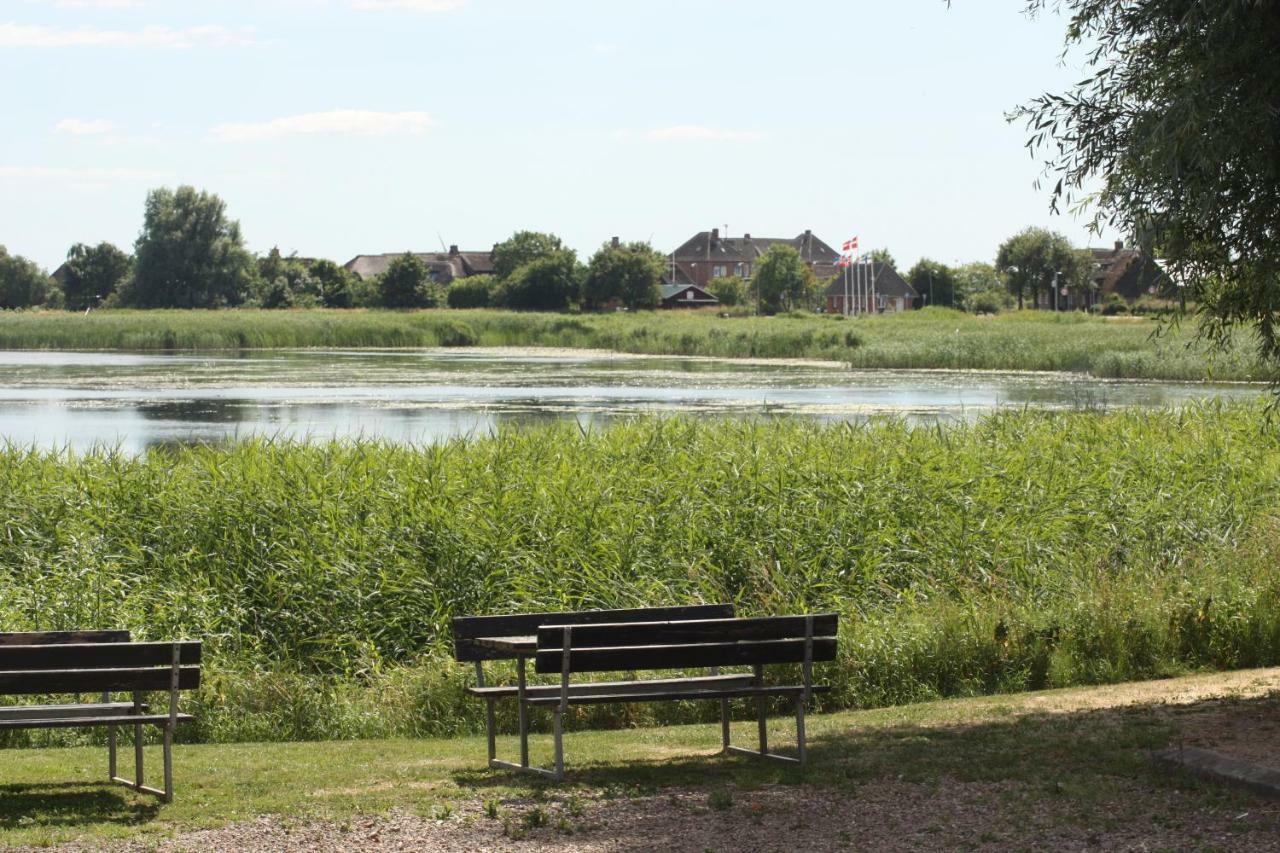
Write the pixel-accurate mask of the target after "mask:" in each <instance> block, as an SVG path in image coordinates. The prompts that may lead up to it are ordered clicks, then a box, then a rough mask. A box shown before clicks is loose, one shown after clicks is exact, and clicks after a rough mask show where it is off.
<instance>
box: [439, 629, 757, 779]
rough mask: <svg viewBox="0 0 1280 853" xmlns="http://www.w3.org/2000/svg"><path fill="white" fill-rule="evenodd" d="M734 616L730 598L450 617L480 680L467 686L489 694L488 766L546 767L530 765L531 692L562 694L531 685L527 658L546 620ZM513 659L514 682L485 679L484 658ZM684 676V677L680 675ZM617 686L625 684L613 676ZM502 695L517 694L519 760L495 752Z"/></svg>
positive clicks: (458, 646)
mask: <svg viewBox="0 0 1280 853" xmlns="http://www.w3.org/2000/svg"><path fill="white" fill-rule="evenodd" d="M732 616H733V605H732V604H695V605H689V606H684V607H642V608H633V609H628V610H580V611H572V612H566V613H518V614H507V615H501V616H459V617H455V618H454V619H453V622H452V630H453V648H454V657H455V659H457V660H458V661H461V662H465V663H474V664H475V667H476V686H475V687H469V688H467V692H468V693H470V694H471V695H473V696H477V697H479V698H481V699H484V700H485V704H486V706H487V707H486V713H485V731H486V733H487V735H488V740H489V766H490V767H498V768H504V769H509V770H529V771H533V772H542V771H539V770H538V768H534V767H530V766H529V716H528V703H527V702H526V701H525V700H526V699H527V698H529V697H532V696H549V695H552V694H551V693H550V692H549V691H555V695H559V688H558V687H554V686H544V687H540V686H532V687H531V686H529V685H528V683H527V667H526V661H527V660H528V659H529V658H531V657H533V656H534V654H535V653H536V652H537V647H538V644H537V633H538V629H539V628H540V627H541V626H543V625H547V624H556V625H599V624H606V623H608V624H616V623H631V622H663V621H672V620H687V619H723V618H729V617H732ZM499 660H510V661H514V662H515V667H516V683H515V684H512V685H493V686H490V685H488V684H486V683H485V673H484V662H485V661H499ZM681 681H684V680H681ZM614 684H615V686H618V685H620V684H622V683H621V682H615V683H614ZM500 699H515V700H517V703H518V706H517V707H518V714H519V731H520V763H519V764H515V763H512V762H509V761H500V760H499V759H498V757H497V740H496V731H495V725H494V703H495V702H496V701H498V700H500Z"/></svg>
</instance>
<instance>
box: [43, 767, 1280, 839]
mask: <svg viewBox="0 0 1280 853" xmlns="http://www.w3.org/2000/svg"><path fill="white" fill-rule="evenodd" d="M1049 793H1050V794H1051V793H1052V792H1049ZM1114 793H1115V792H1113V794H1114ZM1119 794H1120V796H1119V797H1118V798H1117V799H1115V800H1114V801H1112V802H1098V801H1096V800H1092V799H1090V798H1088V797H1084V798H1081V797H1077V796H1070V795H1065V794H1061V795H1057V796H1052V795H1050V796H1047V795H1046V792H1045V791H1043V790H1036V789H1034V788H1031V787H1030V786H1027V785H1019V784H1016V783H1009V782H998V783H978V782H957V781H954V780H948V779H940V780H937V781H936V782H931V783H929V784H913V783H908V782H902V781H888V782H874V783H864V784H862V785H860V786H858V787H857V788H855V789H853V790H850V791H836V790H831V789H819V788H812V787H801V788H796V787H770V788H763V789H760V790H756V791H749V792H745V791H733V792H731V793H730V792H711V793H710V794H709V793H707V792H705V791H689V790H675V791H669V792H666V793H662V794H659V795H649V796H641V797H632V798H619V799H612V800H610V799H603V798H601V799H594V800H583V801H575V800H572V799H570V800H556V799H553V798H549V799H548V800H546V801H544V802H534V801H532V800H521V801H512V802H506V803H503V804H502V805H501V807H500V809H501V810H500V813H499V816H498V817H497V818H496V819H495V818H489V817H486V816H485V815H484V812H483V807H482V806H480V805H479V804H477V803H469V804H466V805H464V806H462V807H460V808H459V809H458V810H457V811H455V812H454V813H452V814H450V815H448V816H447V817H445V818H444V819H443V820H439V819H430V818H424V817H420V816H415V815H410V814H404V813H392V814H388V815H383V816H379V817H371V816H370V817H363V818H357V819H355V820H352V821H349V822H343V823H329V822H295V821H282V820H280V819H272V818H264V819H260V820H256V821H252V822H249V823H241V824H235V825H232V826H228V827H223V828H220V829H212V830H202V831H197V832H189V833H184V834H182V835H179V836H177V837H175V838H173V839H169V840H165V841H163V842H160V843H159V844H157V843H156V841H154V840H150V841H136V842H132V843H130V844H127V845H124V846H122V847H119V848H116V849H118V850H119V851H121V853H141V851H151V850H164V851H193V853H194V851H199V853H207V851H222V850H234V851H238V852H239V853H249V851H280V853H288V851H335V853H336V851H408V850H415V851H417V850H420V851H442V850H451V851H452V850H459V851H531V852H532V851H570V850H572V851H584V853H595V852H596V851H601V852H603V851H611V853H612V852H613V851H641V850H669V851H690V853H703V851H708V850H717V851H771V850H777V851H786V853H791V851H796V850H805V851H810V850H811V851H827V850H877V851H899V850H901V851H907V850H938V849H945V850H955V849H967V850H992V851H996V850H1033V849H1049V850H1085V849H1092V850H1098V849H1102V850H1180V849H1188V848H1195V849H1201V848H1207V849H1215V850H1241V851H1246V850H1247V851H1271V850H1276V851H1280V833H1278V832H1277V831H1276V830H1277V827H1278V826H1280V804H1268V803H1265V802H1261V801H1259V802H1257V803H1253V804H1250V806H1249V807H1248V808H1245V809H1241V808H1240V807H1239V804H1238V803H1236V805H1234V806H1232V805H1231V804H1230V801H1229V802H1224V803H1220V804H1216V805H1206V798H1205V797H1204V796H1203V794H1202V793H1201V792H1198V791H1196V790H1195V789H1187V790H1179V789H1175V788H1167V789H1163V788H1162V789H1152V788H1150V787H1147V786H1142V785H1140V784H1137V783H1132V784H1126V785H1124V786H1123V787H1122V788H1121V789H1120V791H1119ZM1100 813H1101V814H1106V815H1108V816H1109V817H1108V818H1105V819H1100V817H1099V814H1100ZM534 814H536V815H540V816H542V817H539V818H531V817H529V816H530V815H534ZM543 817H544V818H545V824H543V825H541V826H537V825H535V824H538V823H541V822H542V818H543ZM58 849H59V850H62V851H66V853H70V851H79V850H88V849H100V848H98V847H96V846H95V847H93V848H81V847H77V846H74V845H72V846H68V847H62V848H58Z"/></svg>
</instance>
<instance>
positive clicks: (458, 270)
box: [343, 246, 493, 287]
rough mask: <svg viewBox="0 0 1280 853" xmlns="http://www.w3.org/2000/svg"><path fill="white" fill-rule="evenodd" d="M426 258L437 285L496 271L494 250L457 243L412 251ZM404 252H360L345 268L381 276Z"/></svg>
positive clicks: (413, 253) (425, 260)
mask: <svg viewBox="0 0 1280 853" xmlns="http://www.w3.org/2000/svg"><path fill="white" fill-rule="evenodd" d="M411 254H412V255H413V256H414V257H416V258H417V259H418V260H420V261H422V263H423V265H424V266H426V268H427V271H428V272H429V273H430V274H431V280H432V281H434V282H436V283H437V284H441V285H444V286H446V287H447V286H448V285H449V284H450V283H451V282H453V281H454V280H456V279H459V278H469V277H470V276H473V275H492V274H493V252H492V251H489V252H460V251H458V247H457V246H450V247H449V251H447V252H412V253H411ZM403 255H404V252H391V253H389V254H384V255H356V256H355V257H354V258H352V259H351V260H349V261H347V262H346V263H345V264H343V268H344V269H346V270H348V271H350V272H353V273H355V274H356V275H358V276H360V278H362V279H371V278H377V277H378V276H380V275H382V274H383V273H384V272H386V271H387V267H389V266H391V262H392V261H394V260H395V259H396V258H399V257H401V256H403Z"/></svg>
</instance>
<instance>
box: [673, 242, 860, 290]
mask: <svg viewBox="0 0 1280 853" xmlns="http://www.w3.org/2000/svg"><path fill="white" fill-rule="evenodd" d="M778 243H782V244H784V245H787V246H791V247H792V248H793V249H795V250H796V251H797V252H799V253H800V258H801V260H803V261H804V262H805V263H806V264H808V265H809V268H810V269H811V270H813V274H814V275H815V276H817V277H818V278H819V279H828V278H831V276H833V275H835V273H836V261H838V260H840V253H839V252H837V251H836V250H835V249H833V248H831V247H830V246H828V245H827V244H826V243H824V242H823V241H822V240H819V239H818V238H817V237H815V236H814V235H813V232H812V231H805V232H804V233H803V234H801V235H799V236H797V237H791V238H787V237H752V236H751V235H750V234H743V235H742V236H741V237H728V236H721V235H720V229H719V228H713V229H711V230H710V231H702V232H699V233H697V234H695V235H693V237H691V238H689V239H688V240H686V241H685V242H684V243H683V244H682V245H681V246H680V248H678V249H676V250H675V251H674V252H672V253H671V254H670V255H668V256H667V272H666V276H665V279H666V283H667V284H696V285H698V286H699V287H707V286H708V285H709V284H710V283H711V282H712V281H714V280H715V279H717V278H728V277H729V276H737V277H738V278H741V279H744V280H745V279H749V278H751V276H752V275H753V274H754V273H755V265H756V263H758V261H759V259H760V257H761V256H762V255H764V253H765V252H767V251H769V249H770V247H772V246H774V245H776V244H778Z"/></svg>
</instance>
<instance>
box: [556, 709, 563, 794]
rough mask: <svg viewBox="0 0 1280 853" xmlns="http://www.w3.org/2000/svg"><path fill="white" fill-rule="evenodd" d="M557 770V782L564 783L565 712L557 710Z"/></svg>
mask: <svg viewBox="0 0 1280 853" xmlns="http://www.w3.org/2000/svg"><path fill="white" fill-rule="evenodd" d="M555 740H556V770H555V780H556V781H557V782H563V781H564V712H562V711H561V710H560V709H559V708H556V710H555Z"/></svg>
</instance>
